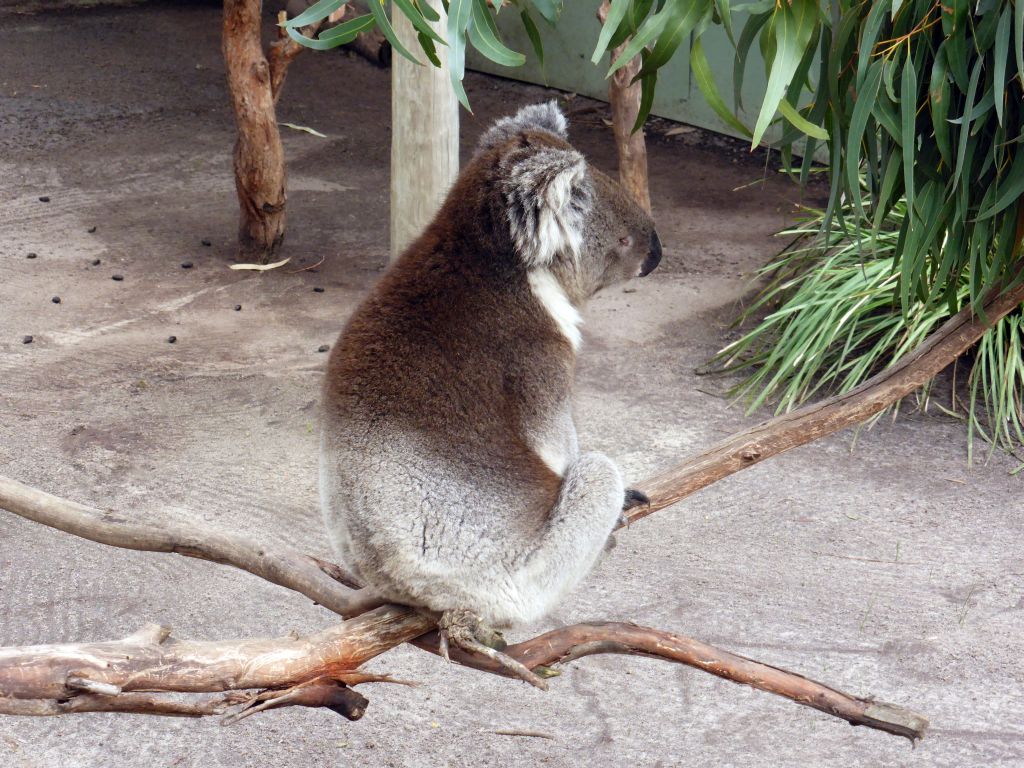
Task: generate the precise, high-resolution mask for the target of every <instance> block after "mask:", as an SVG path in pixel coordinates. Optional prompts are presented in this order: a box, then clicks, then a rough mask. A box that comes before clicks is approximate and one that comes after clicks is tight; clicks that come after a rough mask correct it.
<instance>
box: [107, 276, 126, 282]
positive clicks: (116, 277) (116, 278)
mask: <svg viewBox="0 0 1024 768" xmlns="http://www.w3.org/2000/svg"><path fill="white" fill-rule="evenodd" d="M110 279H111V280H117V281H118V282H121V281H122V280H124V275H111V276H110Z"/></svg>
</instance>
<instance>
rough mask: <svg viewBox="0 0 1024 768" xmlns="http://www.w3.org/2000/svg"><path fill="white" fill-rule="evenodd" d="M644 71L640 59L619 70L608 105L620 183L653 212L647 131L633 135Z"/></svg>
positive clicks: (601, 13)
mask: <svg viewBox="0 0 1024 768" xmlns="http://www.w3.org/2000/svg"><path fill="white" fill-rule="evenodd" d="M608 5H609V4H608V0H605V2H603V3H602V4H601V9H600V10H599V11H598V18H599V19H600V20H601V23H602V24H603V23H604V20H605V17H606V15H607V13H608ZM628 42H629V41H628V40H627V41H626V42H624V43H623V44H622V45H620V46H619V47H618V48H615V49H614V50H613V51H612V58H611V60H612V61H615V59H616V58H618V56H619V54H620V53H622V51H623V49H624V48H625V47H626V45H627V44H628ZM639 71H640V57H639V56H636V57H634V58H633V60H632V61H630V62H629V63H628V64H627V65H626V66H624V67H623V68H622V69H620V70H618V71H617V72H616V73H615V74H614V75H612V79H611V81H610V82H609V84H608V103H609V105H610V106H611V109H612V133H613V134H614V135H615V149H616V150H617V151H618V155H619V183H620V184H622V186H623V187H625V188H626V191H627V192H629V194H631V195H632V196H633V199H634V200H636V201H637V202H638V203H639V204H640V205H641V207H642V208H643V209H644V210H645V211H647V212H648V213H650V212H651V193H650V189H649V186H648V182H647V144H646V142H645V140H644V130H643V128H641V129H640V130H638V131H637V132H636V133H632V130H633V123H635V122H636V116H637V115H638V114H640V83H639V82H636V83H634V82H632V80H633V78H634V77H636V74H637V72H639Z"/></svg>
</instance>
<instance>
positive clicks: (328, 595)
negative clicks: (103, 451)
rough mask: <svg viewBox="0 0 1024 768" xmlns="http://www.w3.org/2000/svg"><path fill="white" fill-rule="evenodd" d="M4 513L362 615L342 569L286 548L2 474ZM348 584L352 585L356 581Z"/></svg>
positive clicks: (0, 505) (1, 505) (0, 488)
mask: <svg viewBox="0 0 1024 768" xmlns="http://www.w3.org/2000/svg"><path fill="white" fill-rule="evenodd" d="M0 508H2V509H6V510H8V511H9V512H13V513H14V514H16V515H20V516H21V517H24V518H26V519H28V520H33V521H35V522H37V523H41V524H43V525H47V526H49V527H51V528H56V529H57V530H59V531H64V532H65V533H70V534H73V535H75V536H80V537H81V538H83V539H89V540H90V541H95V542H98V543H100V544H107V545H109V546H111V547H121V548H122V549H135V550H140V551H143V552H173V553H176V554H179V555H185V556H186V557H195V558H199V559H201V560H211V561H213V562H215V563H222V564H224V565H232V566H234V567H235V568H240V569H241V570H243V571H248V572H249V573H252V574H255V575H256V576H259V577H260V578H261V579H265V580H266V581H269V582H271V583H273V584H277V585H279V586H282V587H287V588H288V589H293V590H295V591H296V592H299V593H301V594H303V595H305V596H306V597H309V598H310V599H312V600H315V601H316V602H318V603H320V605H322V606H324V607H325V608H327V609H328V610H331V611H334V612H335V613H337V614H339V615H342V616H350V615H354V614H355V613H358V612H360V608H359V607H357V606H358V605H359V603H360V600H361V598H359V597H358V596H356V594H355V593H354V592H353V591H352V590H351V589H349V588H348V587H345V586H344V585H343V584H342V583H341V581H340V580H339V578H346V576H345V574H344V572H343V571H342V569H340V568H339V567H338V566H336V565H333V564H332V565H331V568H332V569H334V571H333V573H332V574H329V573H328V572H327V571H326V570H324V569H323V568H321V567H320V564H321V561H319V560H317V559H316V558H313V557H310V556H308V555H304V554H302V553H301V552H299V551H297V550H294V549H292V548H291V547H287V546H284V545H282V544H277V543H274V542H271V541H267V540H262V539H257V538H253V537H250V536H240V535H237V534H232V533H225V532H224V531H220V530H217V529H216V528H213V527H210V526H206V525H203V524H202V523H200V522H199V521H190V522H187V523H176V522H168V523H160V524H154V523H146V524H143V523H137V522H134V521H132V520H129V519H127V518H126V517H125V516H123V515H121V514H118V513H115V512H104V511H102V510H99V509H95V508H93V507H88V506H86V505H84V504H78V503H76V502H73V501H67V500H66V499H62V498H60V497H58V496H54V495H52V494H49V493H46V492H45V491H40V490H38V489H36V488H32V487H31V486H28V485H25V484H24V483H19V482H18V481H17V480H12V479H11V478H9V477H3V476H2V475H0ZM336 576H337V577H339V578H335V577H336ZM347 579H348V580H349V581H350V583H351V581H352V577H351V576H347Z"/></svg>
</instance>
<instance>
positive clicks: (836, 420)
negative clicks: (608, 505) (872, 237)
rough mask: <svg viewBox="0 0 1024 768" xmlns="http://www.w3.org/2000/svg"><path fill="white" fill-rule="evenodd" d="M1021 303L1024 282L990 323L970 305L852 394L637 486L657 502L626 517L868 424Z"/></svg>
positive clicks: (995, 303)
mask: <svg viewBox="0 0 1024 768" xmlns="http://www.w3.org/2000/svg"><path fill="white" fill-rule="evenodd" d="M1022 302H1024V284H1021V285H1018V286H1016V287H1014V288H1013V289H1011V290H1009V291H1007V292H1006V293H1004V294H1002V295H999V296H996V297H995V298H993V299H990V300H989V301H988V302H987V303H986V304H985V319H984V320H983V319H982V318H981V317H979V316H978V315H976V314H975V313H974V311H973V309H972V308H971V307H970V306H967V307H964V308H963V309H962V310H960V311H959V312H958V313H957V314H955V315H953V317H951V318H950V319H949V320H947V321H946V322H945V323H944V324H943V325H942V327H940V328H939V329H938V330H937V331H935V332H934V333H932V334H931V335H930V336H929V337H928V338H927V339H926V340H925V341H924V342H922V344H921V345H920V346H919V347H918V348H917V349H916V350H915V351H914V352H913V353H911V354H909V355H907V356H906V357H904V358H903V359H902V360H900V362H898V363H897V364H896V365H894V366H893V367H892V368H889V369H887V370H884V371H882V372H881V373H879V374H878V375H876V376H872V377H871V378H870V379H868V380H867V381H865V382H864V383H863V384H861V385H860V386H859V387H856V388H855V389H852V390H850V391H849V392H847V393H846V394H843V395H836V396H835V397H830V398H828V399H827V400H822V401H821V402H819V403H814V404H812V405H808V406H805V407H803V408H799V409H797V410H795V411H792V412H791V413H787V414H784V415H782V416H778V417H776V418H774V419H769V420H768V421H765V422H763V423H761V424H758V425H757V426H755V427H751V428H750V429H747V430H744V431H743V432H740V433H738V434H736V435H733V436H732V437H729V438H726V439H725V440H723V441H722V442H720V443H718V444H717V445H714V446H712V447H711V448H708V449H707V450H706V451H704V452H703V453H701V454H699V455H698V456H694V457H692V458H689V459H686V460H685V461H683V462H681V463H680V464H677V465H676V466H674V467H672V468H670V469H666V470H664V471H663V472H660V473H658V474H657V475H655V476H654V477H651V478H648V479H646V480H643V481H641V482H639V483H637V484H636V486H635V487H636V488H638V489H639V490H641V491H643V492H644V493H645V494H647V496H648V498H650V500H651V503H650V505H649V506H641V507H634V508H633V509H632V510H630V511H629V512H627V513H626V516H627V518H628V519H629V522H631V523H632V522H634V521H636V520H639V519H641V518H644V517H647V515H650V514H653V513H655V512H657V511H658V510H661V509H665V508H666V507H670V506H672V505H673V504H676V503H678V502H680V501H682V500H683V499H685V498H686V497H687V496H689V495H690V494H692V493H695V492H696V491H699V490H700V489H702V488H705V487H707V486H709V485H711V484H712V483H716V482H718V481H719V480H721V479H722V478H724V477H728V476H729V475H731V474H733V473H735V472H739V471H740V470H741V469H746V468H747V467H752V466H754V465H755V464H757V463H759V462H761V461H764V460H765V459H767V458H770V457H772V456H776V455H778V454H780V453H784V452H785V451H788V450H790V449H792V448H797V447H799V446H801V445H806V444H807V443H810V442H813V441H815V440H818V439H819V438H822V437H826V436H827V435H831V434H832V433H834V432H838V431H840V430H842V429H846V428H847V427H850V426H853V425H855V424H860V423H862V422H864V421H867V420H868V419H869V418H871V417H872V416H874V415H875V414H876V413H880V412H881V411H883V410H885V409H886V408H888V407H889V406H890V405H892V404H893V403H896V402H897V401H899V400H900V399H901V398H903V397H905V396H906V395H909V394H910V393H912V392H914V391H915V390H917V389H920V388H921V387H923V386H924V385H925V384H926V383H927V382H929V381H930V380H931V379H933V378H934V377H935V376H936V375H937V374H938V373H939V372H940V371H942V370H943V369H944V368H945V367H946V366H948V365H950V364H951V363H952V362H953V361H954V360H956V359H957V358H958V357H960V355H962V354H963V353H964V352H966V351H967V350H968V349H970V348H971V347H972V346H974V344H976V343H977V342H978V340H979V339H980V338H981V337H982V336H983V335H984V333H985V331H987V330H988V329H989V328H991V327H992V325H993V324H994V323H995V322H996V321H997V320H999V318H1001V317H1003V316H1004V315H1006V314H1007V313H1009V312H1012V311H1013V310H1014V309H1016V308H1017V307H1019V306H1020V305H1021V303H1022Z"/></svg>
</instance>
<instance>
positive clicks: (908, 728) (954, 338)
mask: <svg viewBox="0 0 1024 768" xmlns="http://www.w3.org/2000/svg"><path fill="white" fill-rule="evenodd" d="M1022 301H1024V286H1018V287H1017V288H1015V289H1013V290H1012V291H1009V292H1007V293H1006V294H1004V295H1003V296H1000V297H997V298H995V299H993V300H991V301H990V302H988V304H987V305H986V316H987V318H988V321H989V323H991V322H994V321H995V320H997V319H998V318H1000V317H1002V316H1003V315H1005V314H1006V313H1008V312H1009V311H1011V310H1012V309H1014V308H1015V307H1017V306H1019V305H1020V303H1021V302H1022ZM986 327H987V325H986V324H985V323H983V322H982V321H981V320H980V319H979V318H977V317H975V316H974V315H973V314H972V313H971V312H970V310H969V309H965V310H963V311H962V312H960V313H959V314H957V315H956V316H954V317H953V318H951V319H950V320H949V321H948V322H947V323H946V324H945V325H943V326H942V328H941V329H939V330H938V331H937V332H936V333H935V334H933V335H932V336H931V337H930V338H929V339H928V340H927V341H926V342H925V343H924V344H923V345H922V346H921V347H920V348H919V349H918V350H917V351H916V352H915V353H914V354H913V355H910V356H909V357H908V358H906V359H905V360H904V361H903V362H901V363H900V364H899V365H897V366H894V367H893V368H892V369H890V370H888V371H886V372H884V373H882V374H879V375H878V376H876V377H874V378H872V379H870V380H869V381H867V382H865V383H864V384H863V385H861V386H860V387H858V388H857V389H855V390H853V391H852V392H850V393H848V394H846V395H843V396H841V397H836V398H832V399H830V400H826V401H825V402H823V403H820V404H818V405H814V406H809V407H807V408H803V409H800V410H798V411H795V412H793V413H791V414H788V415H786V416H782V417H779V418H777V419H772V420H770V421H768V422H765V423H764V424H761V425H759V426H757V427H754V428H753V429H751V430H747V431H746V432H743V433H741V434H739V435H737V436H736V437H734V438H731V439H729V440H726V441H724V442H723V443H721V444H719V445H718V446H716V447H714V448H712V449H710V450H708V451H706V452H704V453H703V454H701V455H700V456H698V457H696V458H695V459H691V460H689V461H687V462H684V463H683V464H681V465H679V466H677V467H675V468H673V469H671V470H668V471H666V472H663V473H661V474H659V475H657V476H655V477H654V478H651V479H650V480H647V481H645V482H642V483H640V484H639V487H640V488H642V489H644V490H645V491H646V492H647V494H648V496H649V497H650V499H651V504H650V506H649V507H646V508H638V509H636V510H634V511H633V513H632V515H631V516H632V517H633V519H638V518H641V517H644V516H646V515H647V514H651V513H652V512H654V511H657V510H659V509H664V508H665V507H667V506H670V505H671V504H674V503H675V502H677V501H679V500H680V499H682V498H684V497H685V496H687V495H689V494H690V493H693V492H694V491H696V490H698V489H699V488H703V487H704V486H706V485H710V484H711V483H713V482H715V481H716V480H719V479H721V478H723V477H725V476H727V475H729V474H732V473H734V472H737V471H739V470H741V469H744V468H746V467H748V466H752V465H753V464H755V463H758V462H759V461H762V460H764V459H766V458H768V457H769V456H772V455H775V454H777V453H781V452H783V451H785V450H788V449H790V448H793V447H796V446H798V445H803V444H805V443H807V442H810V441H812V440H814V439H817V438H818V437H823V436H825V435H828V434H832V433H833V432H836V431H838V430H839V429H842V428H844V427H846V426H850V425H851V424H855V423H858V422H860V421H863V420H864V419H866V418H868V417H870V416H871V415H873V414H875V413H877V412H879V411H881V410H882V409H884V408H885V407H886V406H888V405H890V404H892V403H894V402H896V401H897V400H899V399H900V398H902V397H903V396H905V395H906V394H909V393H910V392H912V391H913V390H914V389H916V388H917V387H920V386H921V385H923V384H924V382H926V381H927V380H929V379H930V378H932V377H933V376H934V375H935V374H936V373H938V371H940V370H941V369H942V368H943V367H945V365H947V364H949V363H950V362H952V360H953V359H955V358H956V357H957V356H959V355H960V354H961V353H962V352H963V351H965V350H966V349H967V348H968V347H970V346H971V345H972V344H973V343H974V342H975V341H977V339H978V338H979V337H980V336H981V334H982V333H983V332H984V330H985V328H986ZM0 507H3V508H5V509H8V510H10V511H11V512H14V513H15V514H18V515H21V516H22V517H25V518H27V519H30V520H34V521H36V522H39V523H42V524H44V525H48V526H51V527H54V528H57V529H59V530H63V531H66V532H68V533H73V534H75V535H77V536H82V537H84V538H88V539H90V540H93V541H97V542H100V543H104V544H109V545H111V546H117V547H123V548H128V549H136V550H146V551H159V552H175V553H178V554H183V555H186V556H190V557H198V558H202V559H206V560H211V561H214V562H218V563H223V564H229V565H233V566H235V567H238V568H241V569H243V570H247V571H249V572H251V573H253V574H255V575H257V576H260V577H261V578H264V579H266V580H268V581H272V582H273V583H275V584H279V585H281V586H286V587H288V588H289V589H293V590H295V591H298V592H300V593H302V594H304V595H306V596H308V597H310V598H312V599H314V600H316V601H317V602H319V603H320V604H322V605H324V606H325V607H328V608H330V609H331V610H333V611H335V612H337V613H340V614H342V615H354V614H360V613H361V615H358V616H357V618H354V619H350V620H349V621H346V622H344V623H342V624H339V625H337V626H335V627H331V628H329V629H326V630H323V631H322V632H320V633H317V634H316V635H312V636H310V637H308V638H305V639H296V638H284V639H278V640H237V641H220V642H215V643H198V642H191V643H188V642H184V641H174V642H171V643H167V642H166V641H167V635H166V632H165V631H164V630H162V629H160V628H159V627H154V626H150V627H148V628H146V629H145V630H143V631H141V632H140V633H136V634H135V635H132V636H129V637H128V638H125V639H124V640H120V641H113V642H110V643H92V644H78V645H60V646H35V647H28V648H7V649H0V713H6V714H21V715H50V714H65V713H72V712H97V711H118V712H146V713H150V714H178V715H197V716H198V715H209V714H219V713H221V712H223V711H224V710H225V709H226V708H227V707H229V706H231V705H234V704H239V703H241V704H242V707H243V708H242V711H241V712H236V713H234V714H233V715H231V716H230V717H231V718H232V719H233V720H237V719H238V718H239V717H241V716H245V714H246V713H251V712H252V711H259V710H261V709H263V708H270V707H272V706H275V705H284V706H287V705H302V706H327V707H329V708H331V709H334V710H335V711H339V712H341V713H342V714H345V715H346V716H347V717H352V718H353V719H355V718H356V717H358V716H361V714H362V711H363V710H364V709H365V706H366V705H365V700H364V699H362V697H361V696H359V694H355V693H354V692H352V691H351V689H350V688H348V687H347V686H348V682H353V683H356V682H367V681H370V680H371V679H375V680H379V679H380V678H369V677H367V676H363V675H360V674H359V673H357V672H355V670H356V668H357V667H358V666H359V665H360V664H362V663H364V662H365V661H367V660H369V659H370V658H373V657H375V656H377V655H379V654H381V653H383V652H385V651H387V650H389V649H390V648H392V647H394V646H396V645H399V644H401V643H404V642H409V641H412V642H414V643H415V644H416V645H417V646H418V647H421V648H424V649H426V650H429V651H431V652H433V653H436V652H437V641H436V634H433V633H429V631H430V629H431V628H432V627H433V625H434V622H433V620H432V619H431V618H429V617H427V616H425V615H423V614H420V613H417V612H416V611H413V610H411V609H408V608H402V607H399V606H384V607H379V608H376V609H375V610H373V611H370V612H365V613H364V612H363V611H366V610H367V609H368V608H369V607H371V606H374V605H375V604H376V603H379V601H377V600H375V599H374V598H372V597H369V596H366V595H365V593H364V592H356V591H354V590H352V589H350V586H354V582H353V581H352V579H351V577H350V576H349V575H347V574H345V573H344V571H343V570H341V569H340V568H338V567H337V566H334V565H331V564H329V563H324V562H322V561H320V560H317V559H316V558H313V557H309V556H307V555H303V554H301V553H299V552H297V551H295V550H292V549H290V548H287V547H282V546H278V545H270V544H268V543H266V542H260V541H257V540H254V539H250V538H247V537H242V536H235V535H231V534H226V533H222V532H219V531H215V530H209V529H207V528H205V527H204V526H202V525H197V524H190V525H187V526H186V525H180V524H179V525H173V524H171V525H164V526H151V525H140V524H138V523H133V522H130V521H127V520H124V519H121V518H119V517H117V516H116V515H114V514H113V513H104V512H102V511H100V510H96V509H92V508H90V507H86V506H83V505H80V504H75V503H74V502H70V501H65V500H63V499H60V498H58V497H56V496H52V495H50V494H47V493H44V492H42V491H39V490H36V489H33V488H30V487H28V486H25V485H23V484H21V483H18V482H17V481H14V480H11V479H8V478H2V477H0ZM346 584H349V585H350V586H346ZM507 653H508V654H509V655H510V656H512V657H513V658H516V659H518V660H519V661H521V662H522V663H524V664H526V665H527V666H528V667H530V668H531V669H535V670H536V669H537V668H539V667H548V666H550V665H552V664H557V663H565V662H568V661H571V660H574V659H577V658H581V657H582V656H586V655H590V654H594V653H625V654H633V655H642V656H650V657H654V658H659V659H664V660H669V661H674V662H678V663H683V664H688V665H690V666H694V667H696V668H698V669H703V670H704V671H707V672H711V673H712V674H715V675H718V676H720V677H723V678H726V679H729V680H733V681H735V682H739V683H744V684H747V685H751V686H753V687H756V688H759V689H761V690H766V691H769V692H772V693H776V694H779V695H782V696H786V697H788V698H790V699H792V700H794V701H797V702H798V703H801V704H804V705H806V706H811V707H814V708H816V709H819V710H821V711H823V712H827V713H829V714H831V715H834V716H836V717H840V718H843V719H845V720H847V721H848V722H851V723H854V724H859V725H867V726H869V727H872V728H876V729H879V730H883V731H886V732H888V733H894V734H897V735H901V736H906V737H908V738H910V739H917V738H920V737H922V736H923V734H924V731H925V729H926V727H927V720H926V719H925V718H924V717H922V716H921V715H918V714H916V713H914V712H911V711H909V710H905V709H902V708H900V707H897V706H894V705H889V704H882V703H879V702H873V701H871V700H870V699H861V698H857V697H853V696H849V695H847V694H844V693H841V692H839V691H836V690H834V689H831V688H828V687H827V686H824V685H822V684H820V683H816V682H814V681H812V680H808V679H806V678H804V677H801V676H800V675H796V674H794V673H791V672H786V671H785V670H781V669H778V668H775V667H770V666H768V665H764V664H761V663H759V662H756V661H753V660H751V659H747V658H744V657H742V656H737V655H735V654H731V653H729V652H727V651H723V650H721V649H717V648H714V647H712V646H709V645H706V644H704V643H700V642H699V641H696V640H693V639H690V638H686V637H682V636H679V635H673V634H670V633H667V632H663V631H660V630H655V629H648V628H643V627H637V626H634V625H630V624H581V625H576V626H572V627H563V628H561V629H558V630H555V631H553V632H549V633H547V634H545V635H542V636H540V637H537V638H534V639H532V640H528V641H526V642H524V643H519V644H517V645H514V646H511V647H510V648H508V649H507ZM453 658H454V659H455V660H456V661H458V662H460V663H463V664H465V665H467V666H471V667H474V668H476V669H480V670H483V671H487V672H492V673H496V674H501V671H500V670H498V669H496V668H494V667H493V666H492V665H491V663H490V662H489V661H488V660H487V659H483V658H479V657H476V656H472V657H471V656H466V655H465V654H460V653H457V652H456V653H454V654H453ZM353 675H354V676H353ZM256 689H263V690H262V691H261V692H259V693H255V694H253V693H248V694H241V693H240V691H253V690H256ZM225 691H226V692H227V693H226V694H225V693H224V692H225ZM182 692H185V693H194V694H204V695H203V696H201V697H200V698H198V699H192V700H186V701H181V700H179V699H177V698H174V694H175V693H182ZM346 692H347V693H346ZM209 693H221V694H222V695H220V696H215V697H211V696H209V695H206V694H209Z"/></svg>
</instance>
